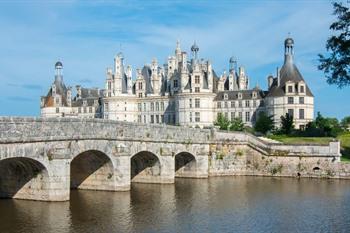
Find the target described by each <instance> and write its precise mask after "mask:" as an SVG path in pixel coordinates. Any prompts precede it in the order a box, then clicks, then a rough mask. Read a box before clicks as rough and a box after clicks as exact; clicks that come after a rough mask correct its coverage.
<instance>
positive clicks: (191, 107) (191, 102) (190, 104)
mask: <svg viewBox="0 0 350 233" xmlns="http://www.w3.org/2000/svg"><path fill="white" fill-rule="evenodd" d="M190 108H192V99H190Z"/></svg>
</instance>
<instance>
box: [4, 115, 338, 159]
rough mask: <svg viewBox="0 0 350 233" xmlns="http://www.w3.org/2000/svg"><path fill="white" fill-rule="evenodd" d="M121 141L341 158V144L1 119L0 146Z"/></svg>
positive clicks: (215, 132) (135, 126) (108, 124)
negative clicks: (234, 145)
mask: <svg viewBox="0 0 350 233" xmlns="http://www.w3.org/2000/svg"><path fill="white" fill-rule="evenodd" d="M60 140H62V141H64V140H119V141H142V142H157V143H159V142H165V143H181V144H207V145H208V144H213V143H214V144H215V143H223V142H225V143H231V144H232V143H237V144H247V145H249V146H250V147H252V148H254V149H255V150H258V151H259V152H261V153H263V154H265V155H279V156H280V155H286V156H321V157H324V156H326V157H338V158H339V157H340V156H341V154H340V144H339V142H337V141H334V142H330V143H329V145H317V144H307V145H287V144H273V143H267V142H265V141H263V140H261V139H259V138H257V137H255V136H254V135H252V134H249V133H246V132H225V131H219V130H217V129H211V130H210V129H197V128H185V127H178V126H169V125H156V124H152V125H149V124H141V123H131V122H123V121H112V120H105V119H80V118H45V119H44V118H32V117H0V144H1V143H2V144H3V143H19V142H33V141H45V142H47V141H60Z"/></svg>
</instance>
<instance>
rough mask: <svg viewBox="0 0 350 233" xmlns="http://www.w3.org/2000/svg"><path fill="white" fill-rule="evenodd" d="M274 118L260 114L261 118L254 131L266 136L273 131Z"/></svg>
mask: <svg viewBox="0 0 350 233" xmlns="http://www.w3.org/2000/svg"><path fill="white" fill-rule="evenodd" d="M273 126H274V125H273V120H272V116H267V115H266V113H264V112H260V114H259V117H258V119H257V121H256V123H255V125H254V129H255V131H257V132H260V133H263V134H266V133H267V132H268V131H271V130H272V129H273Z"/></svg>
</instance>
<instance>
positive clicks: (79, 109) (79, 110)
mask: <svg viewBox="0 0 350 233" xmlns="http://www.w3.org/2000/svg"><path fill="white" fill-rule="evenodd" d="M107 106H108V105H107ZM105 111H108V109H107V110H106V108H105ZM78 113H81V107H79V108H78Z"/></svg>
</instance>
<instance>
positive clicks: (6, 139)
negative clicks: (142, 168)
mask: <svg viewBox="0 0 350 233" xmlns="http://www.w3.org/2000/svg"><path fill="white" fill-rule="evenodd" d="M72 139H73V140H87V139H97V140H98V139H104V140H108V139H111V140H115V139H118V140H126V141H134V140H137V141H140V140H142V141H145V142H147V141H156V142H171V143H185V144H186V143H187V144H189V143H199V144H202V143H206V144H207V143H208V141H210V140H211V131H210V130H208V129H192V128H183V127H176V126H168V125H146V124H139V123H130V122H122V121H111V120H104V119H78V118H47V119H43V118H26V117H0V143H11V142H27V141H58V140H72Z"/></svg>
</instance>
